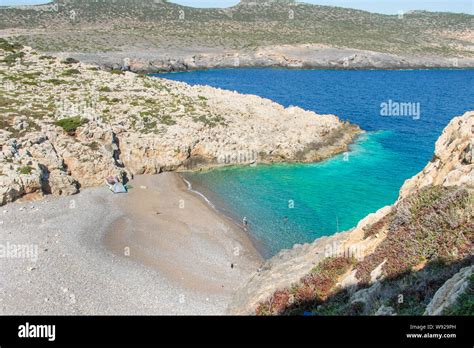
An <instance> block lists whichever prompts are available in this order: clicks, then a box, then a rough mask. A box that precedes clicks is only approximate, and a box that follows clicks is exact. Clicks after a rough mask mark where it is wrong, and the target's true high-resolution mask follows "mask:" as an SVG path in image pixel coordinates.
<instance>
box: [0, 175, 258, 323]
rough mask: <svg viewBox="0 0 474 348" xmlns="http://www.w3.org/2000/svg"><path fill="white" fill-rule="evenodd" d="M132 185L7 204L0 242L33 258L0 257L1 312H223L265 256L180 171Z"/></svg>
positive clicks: (0, 217)
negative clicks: (29, 251)
mask: <svg viewBox="0 0 474 348" xmlns="http://www.w3.org/2000/svg"><path fill="white" fill-rule="evenodd" d="M131 184H132V185H133V187H134V188H133V189H132V190H131V191H130V192H129V193H128V194H123V195H114V194H113V193H111V192H110V191H109V190H108V189H107V188H105V187H100V188H91V189H85V190H83V191H82V192H81V193H80V194H78V195H76V196H70V197H59V198H55V197H51V196H50V197H47V198H46V199H44V200H42V201H23V202H15V203H10V204H7V205H6V206H3V207H2V211H3V212H1V213H0V220H1V221H2V223H1V224H2V229H1V231H0V243H2V244H5V245H6V244H7V243H8V245H32V246H35V247H36V248H37V250H38V254H37V258H36V260H32V259H29V258H8V257H7V258H1V259H0V263H1V265H2V267H1V268H0V289H1V291H0V308H1V312H2V313H3V314H9V315H28V314H30V315H35V314H36V315H37V314H54V315H131V314H141V315H163V314H165V315H170V314H171V315H173V314H175V315H212V314H214V315H215V314H225V313H227V308H228V305H229V304H230V303H231V300H232V299H233V296H234V294H235V292H236V291H237V289H238V288H240V287H241V286H242V285H243V284H244V283H245V281H246V280H247V279H248V278H249V277H250V276H251V275H252V274H254V272H255V271H256V270H257V269H258V268H259V267H260V266H261V264H262V262H263V259H262V258H261V257H260V255H259V254H258V252H257V251H256V249H255V248H254V247H253V245H252V243H251V241H250V240H249V238H248V237H247V235H246V234H245V233H244V231H243V230H240V229H239V228H238V227H237V226H236V225H235V224H233V222H232V221H229V220H228V219H227V218H226V217H223V216H220V215H219V214H218V213H217V212H216V211H214V210H213V209H212V208H211V207H209V206H208V205H207V204H206V203H205V202H204V201H203V200H202V198H199V197H197V196H195V195H194V194H193V193H192V192H188V191H187V188H186V185H185V183H184V182H183V181H182V180H181V179H180V178H179V176H178V174H176V173H163V174H159V175H141V176H137V177H136V178H135V179H134V180H132V182H131ZM180 200H183V201H184V209H181V208H180V207H179V204H180ZM157 213H159V214H157ZM125 248H128V249H125ZM126 250H127V251H128V252H125V251H126ZM237 251H238V252H237Z"/></svg>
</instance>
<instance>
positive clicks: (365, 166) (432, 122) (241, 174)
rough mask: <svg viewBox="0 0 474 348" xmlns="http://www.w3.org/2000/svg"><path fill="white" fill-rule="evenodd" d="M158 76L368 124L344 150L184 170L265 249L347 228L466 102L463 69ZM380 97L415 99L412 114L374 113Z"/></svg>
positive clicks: (469, 92) (393, 192)
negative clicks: (294, 160) (307, 159)
mask: <svg viewBox="0 0 474 348" xmlns="http://www.w3.org/2000/svg"><path fill="white" fill-rule="evenodd" d="M162 76H163V77H166V78H168V79H174V80H179V81H184V82H187V83H190V84H206V85H211V86H214V87H220V88H224V89H229V90H237V91H239V92H241V93H250V94H257V95H260V96H262V97H266V98H269V99H272V100H274V101H276V102H278V103H280V104H283V105H285V106H290V105H297V106H300V107H303V108H305V109H309V110H313V111H315V112H317V113H320V114H324V113H332V114H336V115H338V116H339V117H341V118H343V119H348V120H350V121H351V122H353V123H356V124H358V125H359V126H360V127H361V128H363V129H364V130H366V131H368V133H367V134H366V135H363V136H362V137H360V139H358V141H357V142H356V143H355V144H354V145H353V146H352V151H351V153H350V154H349V156H348V157H347V156H346V157H345V156H344V155H340V156H336V157H335V158H332V159H330V160H327V161H324V162H321V163H314V164H305V165H272V166H267V165H259V166H257V167H243V168H242V167H240V168H238V167H232V168H225V169H217V170H212V171H209V172H205V173H194V174H186V177H187V178H188V179H189V180H190V181H191V182H192V183H193V185H194V186H195V187H196V188H197V189H199V190H201V191H203V192H204V193H205V194H206V195H208V196H209V197H210V199H211V200H213V201H215V202H216V203H217V205H218V206H220V207H221V209H223V210H225V211H226V212H227V213H228V214H230V215H232V216H233V217H235V218H237V219H242V218H243V217H244V216H245V217H247V219H248V221H249V226H250V230H249V233H250V234H251V236H252V238H253V239H254V240H255V242H256V244H257V246H258V248H259V249H260V251H261V252H262V254H263V255H264V256H266V257H269V256H271V255H274V254H275V253H276V252H278V251H279V250H281V249H282V248H289V247H292V245H293V244H295V243H304V242H310V241H312V240H314V239H315V238H317V237H320V236H324V235H331V234H333V233H335V232H336V231H343V230H347V229H349V228H351V227H353V226H355V225H356V224H357V222H358V221H359V220H360V219H362V218H363V217H365V216H366V215H367V214H369V213H371V212H374V211H376V210H377V209H379V208H381V207H383V206H385V205H389V204H392V203H393V202H394V201H395V200H396V198H397V196H398V191H399V189H400V187H401V185H402V184H403V182H404V181H405V180H406V179H407V178H410V177H411V176H413V175H414V174H416V173H417V172H419V171H420V170H421V169H422V168H423V167H424V166H425V165H426V163H427V162H428V161H429V160H430V159H431V157H432V155H433V150H434V143H435V141H436V139H437V138H438V137H439V135H440V134H441V131H442V130H443V128H444V127H445V126H446V125H447V124H448V122H449V121H450V120H451V119H452V118H453V117H455V116H457V115H461V114H463V113H464V112H465V111H468V110H474V99H473V97H472V96H473V95H474V93H473V92H474V71H473V70H432V71H428V70H422V71H318V70H278V69H238V70H210V71H198V72H191V73H177V74H166V75H162ZM389 100H392V101H394V102H404V103H415V105H416V103H419V106H420V114H419V117H418V114H416V113H415V114H413V113H412V114H411V115H408V116H381V103H384V102H387V103H388V101H389Z"/></svg>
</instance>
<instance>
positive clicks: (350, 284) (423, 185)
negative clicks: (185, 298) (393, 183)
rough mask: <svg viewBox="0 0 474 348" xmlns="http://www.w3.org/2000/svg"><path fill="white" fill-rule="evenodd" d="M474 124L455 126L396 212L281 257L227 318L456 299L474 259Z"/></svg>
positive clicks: (378, 309)
mask: <svg viewBox="0 0 474 348" xmlns="http://www.w3.org/2000/svg"><path fill="white" fill-rule="evenodd" d="M473 121H474V112H468V113H466V114H464V115H463V116H460V117H456V118H454V119H453V120H452V121H451V122H450V123H449V125H448V126H447V127H446V128H445V130H444V131H443V134H442V135H441V136H440V138H439V140H438V141H437V143H436V150H435V156H434V157H433V160H432V161H431V162H430V163H429V164H428V165H427V166H426V167H425V169H424V170H423V171H422V172H420V173H419V174H418V175H416V176H415V177H413V178H412V179H409V180H407V181H406V183H405V184H404V185H403V187H402V188H401V190H400V197H399V199H398V201H397V202H396V203H395V205H394V206H391V207H385V208H382V209H380V210H379V211H378V212H376V213H374V214H371V215H369V216H367V217H366V218H365V219H363V220H362V221H361V222H360V223H359V224H358V226H357V227H356V228H355V229H353V230H351V231H347V232H343V233H339V234H336V235H334V236H331V237H324V238H321V239H318V240H316V241H315V242H314V243H312V244H307V245H304V246H299V245H298V246H295V247H294V248H293V249H292V250H285V251H282V252H280V253H279V254H278V255H276V256H275V257H273V258H272V259H270V260H268V261H267V262H266V263H265V265H264V266H263V267H262V269H261V270H259V272H257V273H256V274H255V275H254V276H253V277H252V279H251V280H250V281H249V282H248V283H247V284H245V285H244V286H243V287H242V288H241V289H240V290H239V291H238V293H237V295H236V297H235V301H234V303H233V305H232V306H231V307H230V312H231V313H234V314H255V313H256V314H263V315H275V314H298V313H302V312H303V311H311V312H312V313H314V314H316V315H325V314H332V315H334V314H336V315H356V314H376V315H395V314H419V315H421V314H423V313H425V312H426V314H439V313H440V312H441V311H442V309H443V308H445V307H447V306H448V305H449V304H452V303H453V302H455V299H456V297H457V296H459V293H461V292H462V291H460V289H461V287H462V288H463V289H465V288H466V277H467V276H466V274H467V273H466V272H467V271H466V269H465V270H464V271H463V272H464V273H462V275H463V277H461V276H460V275H458V276H457V278H453V279H451V280H450V278H451V277H453V276H454V275H455V274H456V273H457V272H459V271H460V269H461V267H464V266H466V265H469V264H472V262H473V252H472V250H473V249H472V246H473V243H474V190H473V189H474V186H473V185H474V176H473V169H474V162H473V159H472V145H473V144H472V143H473V141H474V140H473V139H474V132H473ZM461 278H462V279H461ZM461 280H462V281H461ZM448 281H449V282H448ZM445 282H446V285H445V286H444V287H443V288H441V287H442V286H443V284H445ZM461 285H462V286H461ZM440 288H441V289H440ZM438 289H440V290H439V291H438V292H436V291H437V290H438ZM435 293H436V295H435ZM430 303H431V304H430ZM428 304H430V305H429V306H428ZM427 307H428V308H427ZM425 309H426V310H425Z"/></svg>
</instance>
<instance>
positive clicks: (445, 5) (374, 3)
mask: <svg viewBox="0 0 474 348" xmlns="http://www.w3.org/2000/svg"><path fill="white" fill-rule="evenodd" d="M46 2H48V1H47V0H0V5H26V4H42V3H46ZM172 2H175V3H178V4H181V5H187V6H194V7H228V6H232V5H235V4H237V3H238V2H239V0H173V1H172ZM304 2H307V3H312V4H318V5H329V6H341V7H349V8H356V9H361V10H366V11H370V12H378V13H385V14H397V13H399V12H407V11H410V10H427V11H444V12H463V13H469V14H474V0H305V1H304Z"/></svg>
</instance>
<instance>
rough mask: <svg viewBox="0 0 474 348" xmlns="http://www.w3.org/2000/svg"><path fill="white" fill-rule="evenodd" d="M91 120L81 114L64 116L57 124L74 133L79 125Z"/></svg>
mask: <svg viewBox="0 0 474 348" xmlns="http://www.w3.org/2000/svg"><path fill="white" fill-rule="evenodd" d="M87 122H89V120H87V119H86V118H82V117H80V116H76V117H69V118H63V119H61V120H58V121H56V122H55V124H56V126H59V127H61V128H62V129H64V131H65V132H67V133H74V132H75V131H76V130H77V129H78V128H79V127H81V126H83V125H84V124H86V123H87Z"/></svg>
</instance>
